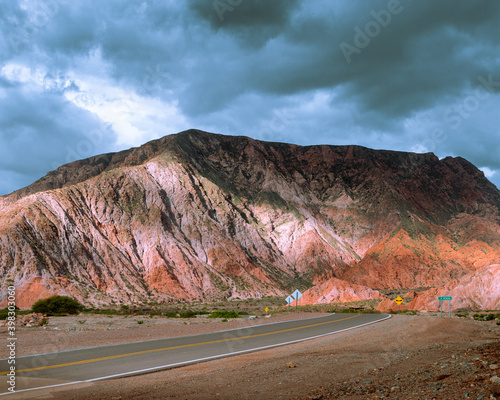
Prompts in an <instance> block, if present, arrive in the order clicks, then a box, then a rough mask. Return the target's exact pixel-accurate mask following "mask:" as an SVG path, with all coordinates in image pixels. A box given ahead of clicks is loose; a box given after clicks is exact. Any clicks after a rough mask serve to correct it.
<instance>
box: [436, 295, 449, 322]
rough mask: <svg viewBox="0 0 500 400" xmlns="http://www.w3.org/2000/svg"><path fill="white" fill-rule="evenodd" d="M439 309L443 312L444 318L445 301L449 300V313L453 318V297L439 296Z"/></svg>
mask: <svg viewBox="0 0 500 400" xmlns="http://www.w3.org/2000/svg"><path fill="white" fill-rule="evenodd" d="M438 300H439V308H440V310H441V317H442V316H443V301H444V300H448V312H449V313H450V318H451V296H439V297H438Z"/></svg>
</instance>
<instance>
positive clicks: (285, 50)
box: [0, 0, 500, 195]
mask: <svg viewBox="0 0 500 400" xmlns="http://www.w3.org/2000/svg"><path fill="white" fill-rule="evenodd" d="M0 18H1V24H0V175H1V180H0V195H1V194H6V193H9V192H11V191H13V190H16V189H18V188H20V187H23V186H26V185H28V184H30V183H32V182H33V181H35V180H36V179H38V178H40V177H41V176H43V175H45V174H46V173H47V172H48V171H50V170H53V169H55V168H57V167H58V166H59V165H61V164H64V163H66V162H70V161H74V160H76V159H80V158H86V157H89V156H91V155H95V154H100V153H105V152H110V151H118V150H122V149H127V148H130V147H132V146H138V145H141V144H143V143H145V142H147V141H149V140H151V139H155V138H158V137H161V136H164V135H167V134H171V133H176V132H179V131H182V130H185V129H189V128H197V129H202V130H206V131H209V132H216V133H223V134H228V135H246V136H250V137H253V138H256V139H262V140H271V141H283V142H291V143H297V144H304V145H307V144H320V143H324V144H338V145H342V144H359V145H363V146H367V147H371V148H376V149H392V150H403V151H413V152H429V151H432V152H434V153H435V154H436V155H437V156H439V157H445V156H462V157H464V158H466V159H468V160H469V161H471V162H473V163H474V164H475V165H476V166H478V167H479V168H481V169H482V170H483V171H484V173H485V175H486V176H487V177H488V178H489V179H490V180H491V181H492V182H493V183H495V184H496V185H497V187H500V134H499V131H498V129H499V128H498V127H499V126H500V112H499V110H500V95H499V94H500V68H499V67H500V41H499V40H498V39H499V37H500V24H499V23H498V21H499V20H500V2H499V1H496V0H489V1H480V0H476V1H465V0H452V1H451V0H442V1H439V2H436V1H433V0H427V1H426V0H419V1H417V0H413V1H411V0H400V1H398V0H383V1H365V0H363V1H360V0H358V1H357V0H215V1H214V0H185V1H173V0H158V1H153V0H152V1H138V0H130V1H125V0H106V1H101V0H99V1H98V0H94V1H92V0H86V1H83V0H40V1H37V0H19V1H14V0H12V1H7V0H6V1H1V2H0Z"/></svg>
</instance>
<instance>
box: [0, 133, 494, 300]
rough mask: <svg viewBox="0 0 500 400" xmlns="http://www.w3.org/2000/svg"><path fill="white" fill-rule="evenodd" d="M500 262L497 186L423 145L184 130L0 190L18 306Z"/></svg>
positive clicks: (426, 282) (380, 278)
mask: <svg viewBox="0 0 500 400" xmlns="http://www.w3.org/2000/svg"><path fill="white" fill-rule="evenodd" d="M499 260H500V192H499V191H498V189H497V188H496V187H495V186H494V185H493V184H491V183H490V182H489V181H488V180H487V179H486V178H485V177H484V175H483V173H482V172H481V171H479V170H478V169H477V168H476V167H474V166H473V165H472V164H470V163H469V162H467V161H466V160H464V159H462V158H450V157H448V158H445V159H443V160H439V159H438V158H437V157H436V156H434V155H433V154H430V153H429V154H412V153H403V152H394V151H383V150H371V149H367V148H363V147H359V146H326V145H325V146H307V147H302V146H296V145H292V144H284V143H268V142H260V141H256V140H253V139H250V138H247V137H233V136H223V135H215V134H210V133H206V132H202V131H197V130H190V131H186V132H182V133H179V134H177V135H170V136H166V137H163V138H161V139H159V140H156V141H153V142H150V143H147V144H145V145H144V146H141V147H140V148H135V149H131V150H128V151H124V152H120V153H115V154H106V155H101V156H96V157H92V158H89V159H86V160H82V161H77V162H74V163H71V164H67V165H64V166H62V167H60V168H58V169H57V170H55V171H53V172H50V173H49V174H47V176H45V177H44V178H42V179H40V180H39V181H37V182H35V183H34V184H33V185H31V186H28V187H26V188H24V189H22V190H19V191H17V192H14V193H12V194H11V195H8V196H3V197H0V277H1V279H0V281H1V282H2V286H1V288H0V300H1V299H4V298H5V297H6V287H7V286H8V285H9V284H14V285H15V286H16V287H17V288H18V294H17V296H18V303H19V306H20V307H27V306H29V305H31V304H32V303H33V302H34V301H36V300H37V299H38V298H40V297H46V296H47V295H48V294H51V293H57V294H69V295H72V296H74V297H76V298H77V299H78V300H80V301H82V302H84V303H86V304H95V305H99V304H109V303H112V302H113V303H120V302H125V303H128V302H144V303H147V302H152V301H170V300H175V299H186V300H195V299H212V298H220V297H225V298H235V297H240V298H245V297H253V296H262V295H277V294H279V295H281V294H288V292H289V291H290V289H295V288H299V289H301V290H305V289H307V288H309V287H311V286H312V285H313V281H314V282H325V281H327V280H329V279H330V278H335V279H339V280H342V281H346V282H345V283H343V285H346V284H357V285H364V286H368V287H369V288H373V289H387V288H405V287H417V286H432V287H436V286H444V285H446V284H447V283H449V281H451V280H453V279H455V280H456V279H460V278H461V277H462V276H464V275H466V274H468V273H471V272H473V271H476V270H480V269H482V268H485V267H488V266H489V265H491V264H497V263H498V262H499ZM330 286H331V285H330ZM326 287H327V290H331V289H332V288H331V287H329V286H328V285H326ZM497 295H498V294H497Z"/></svg>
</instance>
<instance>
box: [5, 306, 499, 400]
mask: <svg viewBox="0 0 500 400" xmlns="http://www.w3.org/2000/svg"><path fill="white" fill-rule="evenodd" d="M299 315H301V316H303V317H310V316H312V314H300V313H299ZM290 317H295V315H293V314H292V315H283V316H280V317H279V318H290ZM275 318H276V317H275ZM277 320H278V319H274V318H272V319H270V320H266V321H264V320H259V322H260V321H263V322H275V321H277ZM177 322H179V321H177ZM249 322H250V321H246V320H240V321H232V322H227V323H222V322H214V323H203V321H201V320H200V321H197V322H196V323H194V322H193V323H192V324H190V325H184V324H182V323H181V324H178V325H177V326H176V327H177V328H176V329H178V331H177V332H181V333H180V334H191V333H193V332H194V331H195V330H197V329H206V330H207V331H208V330H217V329H229V328H232V327H233V326H232V325H230V324H234V323H240V324H243V326H244V325H245V324H248V323H249ZM51 324H52V322H51ZM136 324H137V323H136ZM145 324H146V323H144V324H143V325H141V326H140V327H139V328H137V329H134V330H133V331H132V330H131V329H126V328H124V329H120V330H115V331H105V332H104V331H81V332H78V331H69V332H68V331H64V332H57V333H55V334H56V335H61V336H60V337H61V338H62V337H69V338H71V337H72V336H71V335H77V334H81V335H82V336H81V338H83V337H85V336H89V337H90V336H92V334H96V333H98V334H99V335H100V336H101V343H104V342H105V341H109V342H113V341H118V340H122V339H121V338H120V337H119V336H114V335H118V334H124V336H123V337H124V338H125V337H126V335H127V334H128V335H129V341H131V340H135V339H136V338H137V337H144V335H148V334H149V335H151V336H150V337H151V338H153V337H154V335H157V334H158V331H157V330H158V329H163V330H164V332H163V333H165V329H166V326H160V325H159V323H158V325H153V326H150V327H147V326H144V325H145ZM89 326H90V325H89ZM221 326H223V328H221ZM184 330H185V331H184ZM45 332H48V333H49V334H54V331H50V332H49V331H47V330H45ZM136 332H137V334H136ZM182 332H186V333H182ZM38 333H40V334H44V331H43V330H41V329H40V328H37V331H36V335H37V336H38ZM196 333H198V332H196ZM29 337H30V338H31V339H33V338H34V337H35V331H32V334H30V335H29ZM74 337H76V336H74ZM148 338H149V337H148ZM499 338H500V326H497V325H495V324H494V323H493V322H480V321H473V320H465V319H462V318H453V319H451V320H450V319H448V318H439V317H431V316H398V315H396V316H393V318H391V319H389V320H387V321H384V322H381V323H378V324H373V325H368V326H365V327H362V328H358V329H354V330H350V331H347V332H342V333H339V334H334V335H331V336H326V337H323V338H319V339H314V340H310V341H306V342H302V343H297V344H293V345H289V346H284V347H279V348H275V349H269V350H265V351H260V352H255V353H250V354H246V355H241V356H236V357H231V358H226V359H220V360H215V361H210V362H205V363H201V364H197V365H191V366H186V367H182V368H177V369H172V370H167V371H161V372H156V373H152V374H149V375H142V376H136V377H129V378H122V379H116V380H109V381H101V382H94V383H87V384H83V385H81V386H79V387H77V386H69V387H62V388H58V389H51V390H48V389H45V390H43V391H36V392H26V393H23V394H22V395H23V396H22V397H21V396H20V395H21V393H19V394H18V395H13V396H9V398H11V399H14V398H39V399H43V398H45V399H64V400H71V399H75V400H76V399H89V398H93V399H109V400H125V399H148V400H149V399H301V400H302V399H382V398H383V399H399V400H402V399H429V400H430V399H478V400H481V399H494V398H498V399H500V383H495V382H494V381H495V380H499V379H498V378H494V377H495V376H500V341H499ZM31 339H28V338H27V337H26V338H25V339H24V343H25V346H26V348H30V346H31V345H29V344H28V343H29V341H30V340H31ZM33 340H34V339H33ZM71 340H73V339H68V342H66V344H65V347H71V344H70V341H71ZM20 343H21V342H20ZM33 348H35V347H34V346H32V347H31V349H33ZM492 379H493V381H492ZM18 396H19V397H18Z"/></svg>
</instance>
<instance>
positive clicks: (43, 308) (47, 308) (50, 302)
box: [31, 296, 84, 315]
mask: <svg viewBox="0 0 500 400" xmlns="http://www.w3.org/2000/svg"><path fill="white" fill-rule="evenodd" d="M83 308H84V307H83V305H82V304H80V303H79V302H78V301H76V300H75V299H73V298H71V297H67V296H52V297H49V298H47V299H42V300H38V301H37V302H36V303H35V304H33V306H32V307H31V310H32V311H33V312H35V313H42V314H46V315H55V314H78V313H79V312H80V311H82V310H83Z"/></svg>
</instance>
